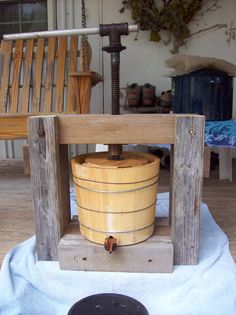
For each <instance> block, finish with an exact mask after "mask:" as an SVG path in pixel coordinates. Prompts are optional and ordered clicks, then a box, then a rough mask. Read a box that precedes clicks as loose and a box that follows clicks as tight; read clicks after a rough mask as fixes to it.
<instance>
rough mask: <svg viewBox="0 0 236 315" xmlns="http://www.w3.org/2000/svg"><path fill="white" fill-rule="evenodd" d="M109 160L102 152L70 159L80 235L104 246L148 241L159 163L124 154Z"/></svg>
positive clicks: (153, 158)
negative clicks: (113, 240) (111, 241)
mask: <svg viewBox="0 0 236 315" xmlns="http://www.w3.org/2000/svg"><path fill="white" fill-rule="evenodd" d="M123 156H124V160H120V161H111V160H108V159H107V153H106V152H99V153H92V154H84V155H79V156H77V157H75V158H74V159H72V173H73V181H74V184H75V191H76V199H77V207H78V215H79V223H80V231H81V234H82V235H83V236H84V237H85V238H86V239H88V240H90V241H92V242H95V243H98V244H104V240H105V238H107V237H111V236H112V237H114V238H117V245H118V246H121V245H131V244H135V243H139V242H142V241H144V240H146V239H148V238H149V237H150V236H151V235H152V234H153V231H154V221H155V211H156V196H157V183H158V179H159V168H160V160H159V158H158V157H156V156H154V155H151V154H147V153H136V152H124V153H123Z"/></svg>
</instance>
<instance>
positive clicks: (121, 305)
mask: <svg viewBox="0 0 236 315" xmlns="http://www.w3.org/2000/svg"><path fill="white" fill-rule="evenodd" d="M68 315H148V311H147V310H146V308H145V307H144V306H143V304H141V303H140V302H138V301H137V300H135V299H133V298H131V297H129V296H126V295H122V294H115V293H102V294H95V295H91V296H88V297H86V298H84V299H82V300H80V301H78V302H77V303H75V304H74V305H73V306H72V307H71V309H70V310H69V313H68Z"/></svg>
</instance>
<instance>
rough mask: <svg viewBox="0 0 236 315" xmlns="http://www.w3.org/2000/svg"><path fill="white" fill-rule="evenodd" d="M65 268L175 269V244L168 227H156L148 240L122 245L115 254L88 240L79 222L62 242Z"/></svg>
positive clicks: (146, 270)
mask: <svg viewBox="0 0 236 315" xmlns="http://www.w3.org/2000/svg"><path fill="white" fill-rule="evenodd" d="M58 251H59V263H60V268H61V269H69V270H85V271H88V270H90V271H111V272H149V273H151V272H164V273H167V272H168V273H170V272H172V271H173V244H172V242H171V238H170V236H169V235H168V228H165V227H163V228H159V229H156V232H155V233H154V235H153V236H152V237H151V238H149V239H148V240H147V241H145V242H142V243H139V244H136V245H132V246H122V247H118V248H117V249H116V250H115V251H114V252H112V254H109V253H108V252H106V251H105V249H104V247H103V246H102V245H98V244H95V243H92V242H89V241H87V240H86V239H84V238H83V237H82V236H81V234H80V232H79V227H78V224H76V225H72V224H71V225H70V226H69V227H67V231H66V233H65V234H64V236H63V238H62V239H61V240H60V243H59V248H58Z"/></svg>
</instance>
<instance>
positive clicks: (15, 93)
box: [9, 40, 23, 113]
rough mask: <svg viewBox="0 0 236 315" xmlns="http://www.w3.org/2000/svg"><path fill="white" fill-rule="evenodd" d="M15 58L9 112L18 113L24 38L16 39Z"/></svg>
mask: <svg viewBox="0 0 236 315" xmlns="http://www.w3.org/2000/svg"><path fill="white" fill-rule="evenodd" d="M15 49H16V51H15V60H14V65H13V74H12V76H13V78H12V88H11V93H10V94H11V95H10V105H9V112H11V113H16V112H17V110H18V104H19V100H18V99H19V85H20V74H21V66H22V54H23V51H22V50H23V40H18V41H16V47H15Z"/></svg>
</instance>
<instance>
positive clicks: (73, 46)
mask: <svg viewBox="0 0 236 315" xmlns="http://www.w3.org/2000/svg"><path fill="white" fill-rule="evenodd" d="M77 53H78V36H72V37H71V41H70V54H69V64H68V71H69V73H70V72H74V71H77V59H78V57H77ZM67 79H68V91H67V93H68V94H67V109H68V112H77V113H78V114H80V104H79V96H78V92H79V91H78V90H76V89H77V85H76V81H75V80H74V79H73V78H72V77H71V76H70V75H68V78H67ZM75 91H76V93H75Z"/></svg>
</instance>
